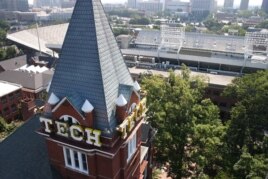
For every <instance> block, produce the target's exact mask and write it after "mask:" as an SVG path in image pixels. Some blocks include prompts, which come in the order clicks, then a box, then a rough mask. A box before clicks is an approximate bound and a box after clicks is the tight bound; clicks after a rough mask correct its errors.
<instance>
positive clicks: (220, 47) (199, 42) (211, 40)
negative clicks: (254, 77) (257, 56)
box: [135, 30, 245, 54]
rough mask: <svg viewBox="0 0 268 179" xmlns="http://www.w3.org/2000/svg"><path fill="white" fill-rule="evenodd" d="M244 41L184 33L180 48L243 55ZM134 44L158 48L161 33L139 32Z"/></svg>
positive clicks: (155, 31) (237, 38) (234, 38)
mask: <svg viewBox="0 0 268 179" xmlns="http://www.w3.org/2000/svg"><path fill="white" fill-rule="evenodd" d="M244 41H245V39H244V37H240V36H224V35H214V34H204V33H194V32H186V33H185V38H184V42H183V45H182V47H183V48H189V49H199V50H200V49H202V50H214V51H221V52H232V53H241V54H243V53H244V51H245V45H244ZM135 44H137V45H154V46H158V45H160V44H161V32H160V31H159V30H142V31H140V32H139V35H138V37H137V39H136V41H135Z"/></svg>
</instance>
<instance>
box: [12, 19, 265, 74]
mask: <svg viewBox="0 0 268 179" xmlns="http://www.w3.org/2000/svg"><path fill="white" fill-rule="evenodd" d="M67 29H68V24H60V25H53V26H46V27H38V28H33V29H28V30H23V31H19V32H15V33H12V34H9V35H8V36H7V38H8V39H9V40H10V41H12V42H14V43H16V44H17V45H19V46H20V47H23V48H24V49H27V50H28V52H29V51H30V52H32V53H33V52H40V53H42V54H44V55H47V56H51V57H58V54H59V53H60V50H61V47H62V44H63V40H64V37H65V34H66V32H67ZM121 52H122V54H123V55H124V58H125V61H126V63H127V65H128V66H137V67H141V68H147V69H154V68H157V69H167V68H173V69H179V68H180V67H181V65H182V64H185V65H187V66H189V67H190V68H191V70H193V71H200V72H208V73H213V74H225V75H228V74H230V75H237V74H242V73H252V72H255V71H257V70H261V69H267V68H268V60H267V54H268V33H267V32H254V33H247V34H246V36H245V37H241V36H224V35H215V34H204V33H195V32H184V29H183V28H179V27H176V25H174V24H165V25H161V30H148V29H145V30H140V31H139V32H138V33H137V36H135V37H134V38H133V40H132V41H131V42H130V44H129V48H127V49H121Z"/></svg>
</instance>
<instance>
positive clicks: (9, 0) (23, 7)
mask: <svg viewBox="0 0 268 179" xmlns="http://www.w3.org/2000/svg"><path fill="white" fill-rule="evenodd" d="M3 3H4V5H5V9H6V10H8V11H22V12H27V11H29V4H28V0H5V2H3Z"/></svg>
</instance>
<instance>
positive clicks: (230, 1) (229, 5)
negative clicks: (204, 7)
mask: <svg viewBox="0 0 268 179" xmlns="http://www.w3.org/2000/svg"><path fill="white" fill-rule="evenodd" d="M233 8H234V0H225V1H224V9H233Z"/></svg>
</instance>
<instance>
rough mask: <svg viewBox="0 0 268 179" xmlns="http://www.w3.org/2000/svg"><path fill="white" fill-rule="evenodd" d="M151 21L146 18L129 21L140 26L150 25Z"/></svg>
mask: <svg viewBox="0 0 268 179" xmlns="http://www.w3.org/2000/svg"><path fill="white" fill-rule="evenodd" d="M150 22H151V21H150V19H148V18H146V17H141V18H133V19H131V20H130V21H129V24H139V25H148V24H150Z"/></svg>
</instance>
